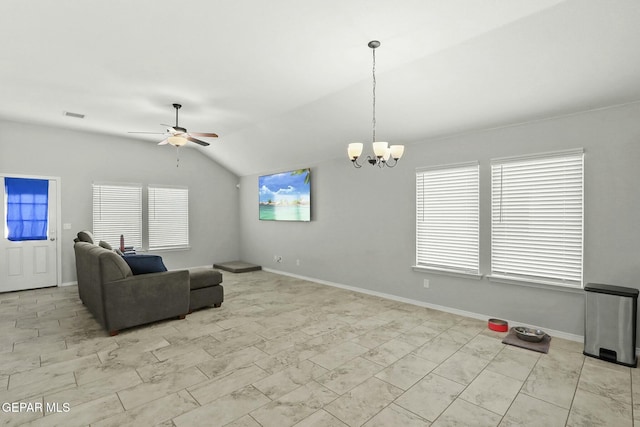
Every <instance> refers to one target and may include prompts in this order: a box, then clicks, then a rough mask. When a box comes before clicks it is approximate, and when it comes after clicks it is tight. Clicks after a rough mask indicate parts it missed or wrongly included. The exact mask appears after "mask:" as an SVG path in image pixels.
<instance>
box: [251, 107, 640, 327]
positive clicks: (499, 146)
mask: <svg viewBox="0 0 640 427" xmlns="http://www.w3.org/2000/svg"><path fill="white" fill-rule="evenodd" d="M639 117H640V104H631V105H627V106H621V107H616V108H611V109H606V110H599V111H591V112H586V113H582V114H577V115H573V116H567V117H560V118H554V119H548V120H543V121H538V122H532V123H527V124H521V125H516V126H512V127H505V128H501V129H493V130H487V131H482V132H472V133H468V134H464V135H458V136H454V137H450V138H446V139H440V140H434V141H425V142H422V143H417V144H412V145H409V146H407V148H406V154H405V156H406V157H405V158H404V159H403V160H402V161H401V163H400V164H399V166H397V167H396V168H395V169H389V170H379V169H377V168H372V167H369V166H365V167H363V168H362V169H359V170H356V169H354V168H353V167H352V166H351V165H350V164H349V161H348V160H347V159H346V155H345V156H344V157H340V158H337V159H335V160H331V161H326V162H321V163H319V164H316V165H291V169H297V168H302V167H307V166H311V168H312V170H311V173H312V196H311V197H312V203H313V211H312V214H313V220H312V222H310V223H288V222H270V221H259V220H258V206H257V201H258V194H257V176H246V177H243V178H242V179H241V188H240V215H241V226H240V228H241V255H242V258H243V259H244V260H246V261H250V262H254V263H258V264H261V265H263V266H264V267H267V268H271V269H275V270H280V271H284V272H288V273H291V274H297V275H301V276H306V277H311V278H315V279H320V280H324V281H329V282H334V283H338V284H342V285H348V286H354V287H358V288H362V289H365V290H370V291H378V292H383V293H386V294H391V295H395V296H398V297H404V298H410V299H413V300H417V301H421V302H426V303H431V304H437V305H442V306H446V307H450V308H454V309H458V310H464V311H468V312H472V313H477V314H486V315H488V316H495V317H498V318H504V319H510V320H514V321H518V322H522V323H526V324H531V325H537V326H540V327H544V328H549V329H553V330H557V331H563V332H566V333H568V334H575V335H583V333H584V328H583V325H584V323H583V322H584V294H583V293H582V292H579V293H575V292H574V293H569V292H563V291H558V290H548V289H540V288H534V287H526V286H518V285H510V284H502V283H495V282H491V281H489V280H488V279H486V278H483V279H482V280H472V279H467V278H460V277H453V276H445V275H436V274H431V273H422V272H415V271H413V270H412V268H411V266H412V264H414V262H415V168H417V167H422V166H430V165H441V164H449V163H458V162H466V161H472V160H479V161H480V174H481V178H480V179H481V190H480V193H481V194H480V197H481V198H480V202H481V236H480V244H481V260H480V261H481V272H482V273H484V274H488V273H489V271H490V180H489V173H490V166H489V162H490V159H492V158H495V157H505V156H517V155H525V154H530V153H539V152H547V151H555V150H563V149H571V148H578V147H584V149H585V250H584V278H585V283H590V282H594V283H609V284H615V285H619V286H627V287H634V288H640V267H639V266H640V231H639V230H640V227H638V220H639V218H640V191H639V189H638V186H639V185H640V164H639V163H640V120H638V118H639ZM425 120H428V118H425ZM363 136H366V129H363ZM367 145H368V144H367ZM367 149H370V148H367ZM345 152H346V141H345ZM365 153H366V152H365ZM265 172H276V171H265ZM274 255H281V256H282V257H283V262H282V263H281V264H278V263H275V262H274V260H273V257H274ZM296 260H299V261H300V265H297V264H296ZM425 278H426V279H429V280H430V288H429V289H425V288H424V287H423V279H425Z"/></svg>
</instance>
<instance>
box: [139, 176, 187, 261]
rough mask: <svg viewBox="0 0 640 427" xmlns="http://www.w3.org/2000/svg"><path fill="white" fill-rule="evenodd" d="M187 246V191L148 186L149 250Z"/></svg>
mask: <svg viewBox="0 0 640 427" xmlns="http://www.w3.org/2000/svg"><path fill="white" fill-rule="evenodd" d="M188 246H189V189H187V188H184V187H160V186H149V249H166V248H184V247H188Z"/></svg>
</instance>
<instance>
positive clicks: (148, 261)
mask: <svg viewBox="0 0 640 427" xmlns="http://www.w3.org/2000/svg"><path fill="white" fill-rule="evenodd" d="M122 258H124V260H125V261H126V262H127V264H129V267H130V268H131V271H132V272H133V274H134V275H136V274H147V273H160V272H162V271H167V267H165V265H164V263H163V262H162V257H161V256H159V255H123V256H122Z"/></svg>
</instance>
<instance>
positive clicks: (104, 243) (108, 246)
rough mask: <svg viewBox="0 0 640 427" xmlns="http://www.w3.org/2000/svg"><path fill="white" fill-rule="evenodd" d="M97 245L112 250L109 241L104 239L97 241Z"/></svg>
mask: <svg viewBox="0 0 640 427" xmlns="http://www.w3.org/2000/svg"><path fill="white" fill-rule="evenodd" d="M98 246H100V247H102V248H105V249H108V250H110V251H112V250H113V248H112V247H111V245H110V244H109V243H107V242H105V241H104V240H100V243H98Z"/></svg>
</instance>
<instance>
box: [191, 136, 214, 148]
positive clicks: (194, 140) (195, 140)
mask: <svg viewBox="0 0 640 427" xmlns="http://www.w3.org/2000/svg"><path fill="white" fill-rule="evenodd" d="M187 140H188V141H191V142H195V143H196V144H200V145H202V146H203V147H206V146H207V145H209V143H208V142H204V141H200V140H199V139H195V138H193V137H191V136H187Z"/></svg>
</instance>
